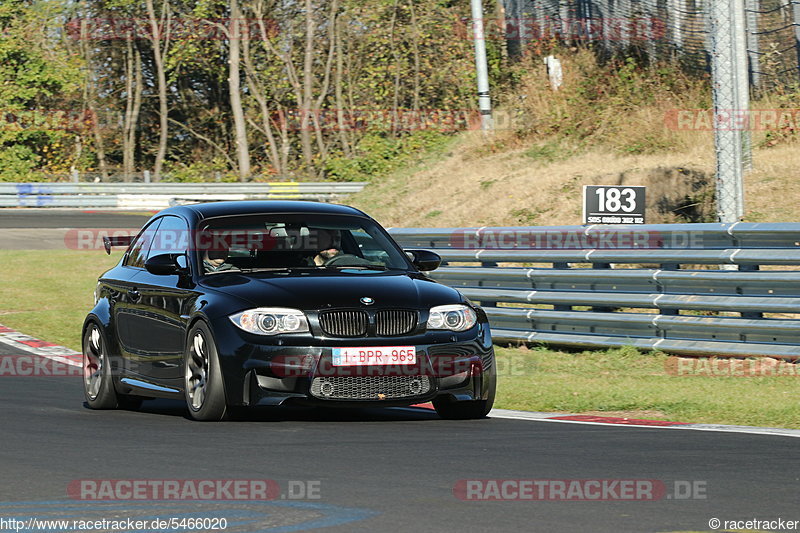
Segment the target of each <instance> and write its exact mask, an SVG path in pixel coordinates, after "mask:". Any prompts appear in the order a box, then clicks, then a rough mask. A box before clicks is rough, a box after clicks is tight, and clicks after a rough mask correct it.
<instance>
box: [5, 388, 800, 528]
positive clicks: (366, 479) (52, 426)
mask: <svg viewBox="0 0 800 533" xmlns="http://www.w3.org/2000/svg"><path fill="white" fill-rule="evenodd" d="M0 379H2V380H3V381H2V385H0V402H2V405H3V415H2V428H3V429H2V436H0V465H1V466H0V476H2V479H3V480H5V481H6V482H5V483H3V484H2V488H0V492H1V493H2V496H1V497H0V501H2V502H4V503H2V505H0V517H2V516H3V515H6V516H9V515H10V516H28V515H30V516H37V517H52V518H59V517H63V516H66V515H69V516H87V517H109V516H111V515H114V516H124V517H128V516H132V517H134V518H135V517H137V516H147V517H153V516H164V517H166V516H174V515H176V514H184V515H188V516H195V515H199V516H216V517H225V518H227V519H228V520H229V521H230V522H231V523H234V522H236V523H239V522H241V523H240V524H239V525H237V526H236V527H234V526H232V525H231V526H229V529H228V531H273V530H274V531H295V530H297V531H300V530H306V527H307V526H308V525H312V526H313V524H314V523H317V524H318V525H327V524H330V528H329V529H328V528H326V529H325V530H326V531H328V530H330V531H364V532H372V531H409V532H412V531H414V532H416V531H546V532H549V531H587V532H588V531H609V532H613V531H637V532H640V531H686V530H690V531H698V530H703V531H704V530H708V525H707V524H708V520H709V519H710V518H713V517H717V518H720V519H728V520H732V519H751V518H754V517H755V518H762V519H765V518H772V519H777V518H778V517H783V518H784V519H796V518H798V517H799V516H798V515H800V513H798V512H797V486H798V476H799V474H798V469H797V466H798V459H797V457H796V455H797V454H796V451H797V441H796V440H795V439H793V438H787V437H776V436H764V435H737V434H725V433H715V432H702V431H690V430H669V429H639V428H626V427H605V426H591V425H572V424H561V423H552V422H550V423H548V422H532V421H523V420H503V419H487V420H479V421H463V422H462V421H442V420H439V419H438V418H437V417H436V415H435V414H432V413H428V412H426V411H423V410H408V409H386V410H370V411H358V412H345V413H340V412H327V411H325V412H317V411H287V410H280V409H278V410H266V411H263V412H256V413H255V414H252V415H249V416H247V417H244V418H242V419H240V420H237V421H233V422H223V423H210V424H204V423H197V422H192V421H189V420H188V419H187V418H186V416H185V408H184V406H183V405H182V404H181V403H180V402H169V401H151V402H146V403H145V405H144V406H143V407H142V410H141V411H140V412H133V411H92V410H89V409H88V408H86V407H85V406H84V405H83V398H82V387H81V383H80V378H76V377H62V378H43V377H4V378H0ZM81 479H95V480H97V479H131V480H149V479H159V480H161V479H221V480H235V479H271V480H275V481H277V482H278V484H279V486H280V487H281V488H282V489H283V491H284V496H286V490H285V489H286V488H287V487H288V483H289V482H290V481H296V482H299V481H313V482H318V488H319V496H320V498H319V499H313V500H308V499H303V500H297V501H294V500H291V501H290V500H287V499H276V500H274V501H271V502H257V503H253V502H239V501H233V502H231V501H229V502H221V503H215V504H209V503H197V502H170V503H169V504H166V503H148V502H138V501H136V502H93V501H77V500H70V499H69V498H67V487H68V486H69V484H70V482H73V481H75V480H81ZM468 479H470V480H471V479H557V480H578V479H597V480H604V479H617V480H633V479H650V480H661V481H663V482H664V483H665V485H666V486H667V487H668V489H669V488H670V487H673V486H674V483H673V482H674V481H676V480H678V481H692V482H701V483H702V484H703V486H704V488H705V496H706V499H689V500H681V501H678V500H675V499H669V498H666V497H665V498H664V499H661V500H659V501H600V502H589V501H549V502H542V501H510V502H498V501H481V502H465V501H461V500H459V499H457V498H456V497H455V496H454V494H453V487H454V485H456V483H457V482H458V481H459V480H468ZM684 485H685V484H684ZM668 492H671V490H668ZM14 502H26V503H24V504H21V503H18V504H15V503H14ZM44 502H50V503H44ZM112 504H113V505H112ZM145 504H146V505H145ZM112 508H113V509H112ZM112 510H113V512H112ZM792 514H794V516H792ZM350 520H352V521H350ZM337 523H338V525H337ZM290 525H293V526H295V527H297V528H298V529H294V528H288V526H290ZM278 526H283V527H286V528H287V529H278Z"/></svg>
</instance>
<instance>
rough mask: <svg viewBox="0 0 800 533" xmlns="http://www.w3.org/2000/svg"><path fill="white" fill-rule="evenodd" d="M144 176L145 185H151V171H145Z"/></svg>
mask: <svg viewBox="0 0 800 533" xmlns="http://www.w3.org/2000/svg"><path fill="white" fill-rule="evenodd" d="M142 176H144V182H145V183H150V171H149V170H145V171H144V172H142Z"/></svg>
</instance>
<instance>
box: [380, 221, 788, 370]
mask: <svg viewBox="0 0 800 533" xmlns="http://www.w3.org/2000/svg"><path fill="white" fill-rule="evenodd" d="M390 233H391V234H392V236H393V237H394V238H395V239H396V240H397V241H398V242H399V243H400V244H401V245H402V246H403V247H405V248H426V249H431V250H434V251H436V252H437V253H438V254H439V255H441V256H442V259H443V261H444V263H443V266H442V267H441V268H440V269H438V270H436V271H434V272H431V273H430V277H431V278H433V279H436V280H438V281H441V282H442V283H445V284H447V285H451V286H453V287H456V288H458V289H459V290H461V292H462V293H463V294H464V295H465V296H467V297H468V298H470V299H471V300H474V301H477V302H480V303H481V305H482V306H483V307H484V309H485V310H486V313H487V315H488V316H489V319H490V321H491V324H492V332H493V336H494V338H495V340H496V341H499V342H506V343H518V342H524V343H540V342H541V343H547V344H553V345H565V346H576V347H593V348H604V347H617V346H625V345H632V346H635V347H637V348H644V349H659V350H662V351H666V352H673V353H682V354H695V355H706V356H709V355H711V356H713V355H724V356H741V357H744V356H772V357H778V358H785V359H800V224H794V223H793V224H750V223H741V222H740V223H736V224H667V225H647V226H599V225H595V226H560V227H506V228H490V227H484V228H467V229H464V228H443V229H429V228H415V229H401V228H396V229H390Z"/></svg>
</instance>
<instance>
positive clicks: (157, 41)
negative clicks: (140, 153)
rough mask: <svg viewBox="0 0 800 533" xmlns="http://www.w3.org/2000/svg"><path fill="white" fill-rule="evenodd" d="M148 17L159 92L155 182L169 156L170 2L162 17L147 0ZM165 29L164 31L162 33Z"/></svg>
mask: <svg viewBox="0 0 800 533" xmlns="http://www.w3.org/2000/svg"><path fill="white" fill-rule="evenodd" d="M145 6H146V8H147V17H148V19H149V22H150V31H149V32H147V36H148V39H149V40H150V44H151V45H152V47H153V60H154V61H155V65H156V79H157V90H158V115H159V117H158V119H159V135H158V151H157V153H156V161H155V166H154V168H153V181H160V180H161V169H162V166H163V164H164V158H165V157H166V155H167V140H168V138H169V122H168V121H167V117H168V114H169V105H168V102H167V74H166V70H165V68H164V60H165V58H166V56H167V53H168V52H169V44H170V29H171V28H170V8H169V1H168V0H164V1H163V2H162V4H161V17H158V16H156V11H155V7H154V5H153V0H145ZM162 28H163V31H162Z"/></svg>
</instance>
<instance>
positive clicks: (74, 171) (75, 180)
mask: <svg viewBox="0 0 800 533" xmlns="http://www.w3.org/2000/svg"><path fill="white" fill-rule="evenodd" d="M70 174H71V175H70V178H71V179H72V183H78V181H79V179H80V174H78V169H77V168H73V169H72V172H71V173H70Z"/></svg>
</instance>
